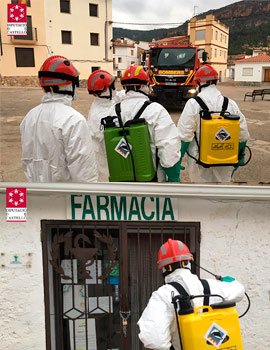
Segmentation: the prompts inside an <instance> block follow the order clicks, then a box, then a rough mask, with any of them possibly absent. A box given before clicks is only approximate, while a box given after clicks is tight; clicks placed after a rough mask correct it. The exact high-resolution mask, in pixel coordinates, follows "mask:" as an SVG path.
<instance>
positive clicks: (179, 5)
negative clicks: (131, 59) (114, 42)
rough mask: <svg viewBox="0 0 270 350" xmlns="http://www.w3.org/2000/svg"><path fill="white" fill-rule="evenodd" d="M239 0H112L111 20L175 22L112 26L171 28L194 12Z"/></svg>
mask: <svg viewBox="0 0 270 350" xmlns="http://www.w3.org/2000/svg"><path fill="white" fill-rule="evenodd" d="M239 1H241V0H112V8H113V12H112V17H113V22H124V23H177V24H166V25H162V26H161V25H153V26H152V25H151V26H150V25H147V26H145V25H140V26H135V25H128V24H117V23H114V24H113V26H114V27H122V28H128V29H140V30H149V29H153V28H173V27H177V26H178V25H180V24H182V23H184V22H185V21H186V20H188V19H190V18H191V17H193V16H194V11H195V13H196V14H199V13H201V12H205V11H208V10H211V9H218V8H221V7H224V6H227V5H230V4H233V3H235V2H239Z"/></svg>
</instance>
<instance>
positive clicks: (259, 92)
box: [244, 89, 268, 102]
mask: <svg viewBox="0 0 270 350" xmlns="http://www.w3.org/2000/svg"><path fill="white" fill-rule="evenodd" d="M265 90H266V89H265ZM267 90H268V89H267ZM256 96H261V98H262V100H263V89H261V90H253V91H252V92H247V93H246V94H245V97H244V101H245V100H246V97H251V98H252V102H254V100H255V97H256Z"/></svg>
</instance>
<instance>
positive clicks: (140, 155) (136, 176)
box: [101, 116, 156, 182]
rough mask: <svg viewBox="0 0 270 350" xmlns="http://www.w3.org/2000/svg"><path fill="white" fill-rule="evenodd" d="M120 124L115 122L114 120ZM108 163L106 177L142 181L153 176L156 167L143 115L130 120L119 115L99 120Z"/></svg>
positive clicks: (148, 179) (110, 179) (111, 179)
mask: <svg viewBox="0 0 270 350" xmlns="http://www.w3.org/2000/svg"><path fill="white" fill-rule="evenodd" d="M116 119H117V120H118V124H119V126H116V124H115V120H116ZM101 124H102V125H103V127H104V139H105V147H106V154H107V162H108V167H109V174H110V175H109V181H110V182H116V181H119V182H121V181H142V182H148V181H151V180H153V179H154V178H155V175H156V171H155V167H154V163H153V157H152V152H151V147H150V140H149V132H148V127H147V124H146V122H145V119H143V118H142V119H136V120H130V121H128V122H126V123H125V125H123V124H122V121H121V118H120V117H118V116H115V117H106V118H103V119H102V120H101Z"/></svg>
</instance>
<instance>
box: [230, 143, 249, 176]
mask: <svg viewBox="0 0 270 350" xmlns="http://www.w3.org/2000/svg"><path fill="white" fill-rule="evenodd" d="M246 144H247V141H244V142H239V150H238V159H239V165H244V164H245V147H246ZM239 165H237V166H235V167H234V169H233V171H234V172H235V171H236V170H237V169H238V168H239Z"/></svg>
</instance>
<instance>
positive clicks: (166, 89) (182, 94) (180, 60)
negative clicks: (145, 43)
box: [142, 45, 206, 105]
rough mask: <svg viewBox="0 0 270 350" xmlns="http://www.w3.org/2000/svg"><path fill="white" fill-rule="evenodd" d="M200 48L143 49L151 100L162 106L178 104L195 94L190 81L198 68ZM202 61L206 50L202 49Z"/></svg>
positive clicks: (167, 47)
mask: <svg viewBox="0 0 270 350" xmlns="http://www.w3.org/2000/svg"><path fill="white" fill-rule="evenodd" d="M201 54H202V50H199V49H198V47H196V46H192V45H153V46H150V49H149V50H148V51H145V52H144V54H143V58H142V65H144V66H147V69H148V72H149V76H150V82H151V84H153V86H152V88H153V91H152V100H154V101H157V102H159V103H161V104H163V105H172V104H173V105H179V104H181V103H182V102H186V101H187V100H188V99H189V98H191V97H194V96H195V95H196V83H195V81H194V80H193V77H194V74H195V72H196V70H197V69H198V68H199V67H200V59H199V56H201ZM202 57H203V60H204V61H205V60H206V52H205V51H203V54H202Z"/></svg>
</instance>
